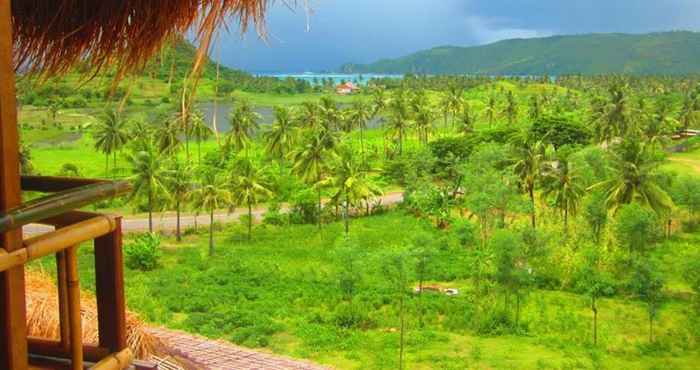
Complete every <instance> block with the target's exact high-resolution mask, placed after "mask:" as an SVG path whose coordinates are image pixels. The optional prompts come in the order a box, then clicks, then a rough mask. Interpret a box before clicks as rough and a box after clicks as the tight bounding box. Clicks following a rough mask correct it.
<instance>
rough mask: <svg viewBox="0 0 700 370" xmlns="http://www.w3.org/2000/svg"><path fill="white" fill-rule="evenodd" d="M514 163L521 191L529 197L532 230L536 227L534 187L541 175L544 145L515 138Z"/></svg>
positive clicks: (539, 142) (540, 142)
mask: <svg viewBox="0 0 700 370" xmlns="http://www.w3.org/2000/svg"><path fill="white" fill-rule="evenodd" d="M512 145H513V151H514V154H515V156H514V162H515V164H514V165H513V170H514V172H515V174H516V175H517V176H518V177H519V178H520V183H521V186H522V187H523V190H525V192H527V194H528V196H529V197H530V204H531V206H532V213H531V216H530V221H531V223H532V228H535V227H537V222H536V216H535V214H536V205H535V186H536V185H537V182H538V181H539V179H540V176H541V174H542V164H543V163H544V159H545V151H546V148H545V145H544V144H543V143H542V141H535V142H532V141H529V140H527V139H524V138H516V139H515V140H514V141H513V142H512Z"/></svg>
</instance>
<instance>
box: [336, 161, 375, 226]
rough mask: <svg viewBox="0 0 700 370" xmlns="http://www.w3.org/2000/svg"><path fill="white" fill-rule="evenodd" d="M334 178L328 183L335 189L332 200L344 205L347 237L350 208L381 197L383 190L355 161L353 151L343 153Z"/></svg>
mask: <svg viewBox="0 0 700 370" xmlns="http://www.w3.org/2000/svg"><path fill="white" fill-rule="evenodd" d="M333 168H334V170H333V176H332V177H330V178H328V179H327V180H326V182H327V183H328V184H329V185H331V186H332V187H333V189H335V190H334V193H333V195H332V197H331V200H332V201H333V202H335V203H341V202H342V203H343V205H344V209H345V212H344V215H343V219H344V220H345V235H346V236H347V235H348V234H349V233H350V214H349V212H350V206H351V205H353V204H356V203H357V202H359V201H362V200H369V199H370V198H372V197H375V196H377V195H381V190H380V189H379V187H378V186H376V185H375V184H374V183H373V182H372V181H371V180H370V179H369V178H368V176H367V172H366V171H365V170H363V168H362V166H361V164H360V163H358V162H357V161H355V160H354V158H353V153H352V151H351V150H349V149H346V150H343V151H342V154H341V156H340V157H339V158H338V161H337V163H336V164H335V165H334V166H333Z"/></svg>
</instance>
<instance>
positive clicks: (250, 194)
mask: <svg viewBox="0 0 700 370" xmlns="http://www.w3.org/2000/svg"><path fill="white" fill-rule="evenodd" d="M265 171H266V169H265V168H264V167H258V166H256V165H255V164H254V163H253V162H252V161H251V160H250V159H247V158H244V159H240V160H238V161H236V163H234V165H233V171H232V172H231V175H230V176H229V179H228V182H229V187H230V189H231V194H233V201H234V203H235V204H239V205H245V206H246V207H247V208H248V241H250V239H251V235H252V230H253V206H254V205H256V204H258V203H260V201H261V200H262V199H263V198H264V197H267V196H270V195H271V194H272V192H271V191H270V189H269V186H268V185H267V176H266V173H265Z"/></svg>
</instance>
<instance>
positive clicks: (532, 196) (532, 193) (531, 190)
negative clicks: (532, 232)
mask: <svg viewBox="0 0 700 370" xmlns="http://www.w3.org/2000/svg"><path fill="white" fill-rule="evenodd" d="M528 193H530V204H532V214H531V216H530V221H531V222H532V228H533V229H535V228H537V220H536V218H535V217H536V216H535V189H534V186H532V185H530V186H528Z"/></svg>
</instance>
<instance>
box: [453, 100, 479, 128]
mask: <svg viewBox="0 0 700 370" xmlns="http://www.w3.org/2000/svg"><path fill="white" fill-rule="evenodd" d="M474 121H476V119H475V118H474V113H473V112H472V109H471V107H470V106H469V103H468V102H466V101H465V102H464V103H463V104H462V113H461V114H460V116H459V120H458V121H457V123H458V126H457V130H458V131H459V132H461V133H462V134H464V135H469V134H471V133H472V132H474Z"/></svg>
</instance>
